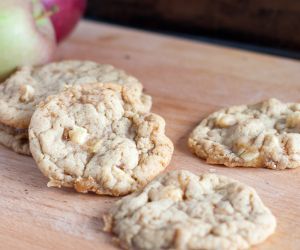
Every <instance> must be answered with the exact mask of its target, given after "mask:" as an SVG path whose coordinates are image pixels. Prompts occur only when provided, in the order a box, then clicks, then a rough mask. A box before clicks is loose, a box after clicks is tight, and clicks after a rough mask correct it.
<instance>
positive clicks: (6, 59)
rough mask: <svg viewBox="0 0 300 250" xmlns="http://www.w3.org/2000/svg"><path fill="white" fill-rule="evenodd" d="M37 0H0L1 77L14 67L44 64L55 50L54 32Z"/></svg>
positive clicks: (1, 78) (5, 75)
mask: <svg viewBox="0 0 300 250" xmlns="http://www.w3.org/2000/svg"><path fill="white" fill-rule="evenodd" d="M43 11H44V7H43V6H42V5H41V3H40V2H39V1H36V0H1V1H0V51H1V53H0V80H1V81H2V80H3V79H4V78H5V77H7V76H8V75H9V74H10V73H11V72H13V71H14V70H15V69H16V68H17V67H20V66H25V65H37V64H43V63H46V62H48V61H50V60H51V58H52V55H53V54H54V51H55V49H56V41H55V31H54V28H53V25H52V23H51V20H50V19H49V18H47V17H41V18H37V17H38V16H40V15H41V13H42V12H43Z"/></svg>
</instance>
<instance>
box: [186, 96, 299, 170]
mask: <svg viewBox="0 0 300 250" xmlns="http://www.w3.org/2000/svg"><path fill="white" fill-rule="evenodd" d="M188 144H189V147H190V148H191V150H192V151H193V152H194V153H195V154H196V155H197V156H199V157H200V158H204V159H206V161H207V162H208V163H211V164H224V165H225V166H228V167H236V166H241V167H266V168H271V169H285V168H296V167H299V166H300V104H299V103H282V102H280V101H279V100H276V99H270V100H267V101H264V102H261V103H258V104H255V105H242V106H234V107H230V108H226V109H222V110H220V111H217V112H215V113H213V114H211V115H210V116H208V117H207V118H206V119H204V120H203V121H202V122H201V123H200V124H199V125H198V126H197V127H196V128H195V130H194V131H193V132H192V134H191V135H190V138H189V141H188Z"/></svg>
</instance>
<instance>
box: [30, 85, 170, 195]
mask: <svg viewBox="0 0 300 250" xmlns="http://www.w3.org/2000/svg"><path fill="white" fill-rule="evenodd" d="M144 110H145V107H144V103H143V100H142V94H141V92H140V91H137V90H136V89H135V88H131V87H128V86H124V85H117V84H101V83H98V84H91V85H90V84H85V85H81V86H80V85H78V86H74V87H71V88H68V89H67V90H66V91H64V92H62V93H60V94H59V95H54V96H51V97H49V98H47V100H46V101H44V102H42V103H41V104H40V105H39V106H38V107H37V109H36V111H35V113H34V114H33V116H32V119H31V123H30V127H29V141H30V149H31V153H32V155H33V157H34V159H35V161H36V162H37V165H38V166H39V168H40V170H41V171H42V172H43V174H44V175H45V176H47V177H48V178H49V179H50V181H49V183H48V186H55V187H61V186H65V187H74V188H75V189H76V190H77V191H78V192H83V193H85V192H88V191H91V192H95V193H97V194H107V195H113V196H119V195H125V194H128V193H130V192H132V191H134V190H136V189H138V188H140V187H143V186H144V185H145V184H147V183H148V182H149V181H150V180H152V179H153V178H154V177H155V176H156V175H157V174H158V173H160V172H161V171H163V170H164V169H165V168H166V166H167V165H168V163H169V162H170V159H171V156H172V153H173V144H172V142H171V141H170V140H169V139H168V138H167V137H166V136H165V122H164V120H163V118H161V117H160V116H158V115H155V114H152V113H143V111H144Z"/></svg>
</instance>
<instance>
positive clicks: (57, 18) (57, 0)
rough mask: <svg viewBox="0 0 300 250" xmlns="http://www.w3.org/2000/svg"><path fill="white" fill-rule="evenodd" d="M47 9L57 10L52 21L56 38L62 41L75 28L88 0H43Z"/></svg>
mask: <svg viewBox="0 0 300 250" xmlns="http://www.w3.org/2000/svg"><path fill="white" fill-rule="evenodd" d="M42 2H43V4H44V6H45V8H46V10H48V11H53V10H55V9H56V10H57V11H56V12H55V13H54V14H53V15H52V16H51V21H52V23H53V25H54V28H55V33H56V40H57V42H61V41H62V40H63V39H65V38H66V37H67V36H68V35H69V34H70V33H71V32H72V30H73V29H74V27H75V26H76V24H77V23H78V21H79V20H80V18H81V16H82V15H83V13H84V11H85V8H86V3H87V1H86V0H42Z"/></svg>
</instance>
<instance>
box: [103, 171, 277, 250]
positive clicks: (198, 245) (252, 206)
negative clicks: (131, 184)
mask: <svg viewBox="0 0 300 250" xmlns="http://www.w3.org/2000/svg"><path fill="white" fill-rule="evenodd" d="M103 219H104V223H105V226H104V230H105V231H108V232H112V233H113V234H115V235H116V236H117V237H118V239H117V242H118V243H119V244H120V245H121V246H122V247H123V248H125V249H143V250H146V249H149V250H152V249H156V250H159V249H182V250H184V249H193V250H196V249H199V250H200V249H201V250H205V249H210V250H212V249H220V250H224V249H228V250H234V249H246V248H249V247H250V246H252V245H256V244H258V243H261V242H263V241H264V240H265V239H266V238H267V237H268V236H269V235H271V234H272V233H273V232H274V230H275V227H276V219H275V217H274V216H273V215H272V213H271V212H270V210H269V209H268V208H267V207H266V206H265V205H264V204H263V203H262V201H261V199H260V198H259V196H258V195H257V193H256V192H255V190H254V189H253V188H251V187H249V186H246V185H245V184H242V183H240V182H238V181H235V180H233V179H229V178H227V177H225V176H219V175H215V174H203V175H200V176H197V175H195V174H193V173H191V172H189V171H184V170H181V171H178V170H177V171H172V172H168V173H166V174H163V175H161V176H159V177H157V178H156V179H154V180H153V181H152V182H150V183H149V184H148V185H147V186H146V187H145V188H144V190H140V191H137V192H135V193H133V194H131V195H129V196H126V197H125V198H123V199H121V200H119V201H117V202H116V204H115V206H114V207H113V208H112V209H111V210H110V212H109V213H108V214H107V215H105V216H104V217H103Z"/></svg>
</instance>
